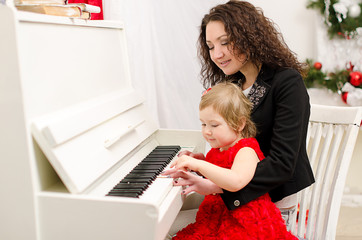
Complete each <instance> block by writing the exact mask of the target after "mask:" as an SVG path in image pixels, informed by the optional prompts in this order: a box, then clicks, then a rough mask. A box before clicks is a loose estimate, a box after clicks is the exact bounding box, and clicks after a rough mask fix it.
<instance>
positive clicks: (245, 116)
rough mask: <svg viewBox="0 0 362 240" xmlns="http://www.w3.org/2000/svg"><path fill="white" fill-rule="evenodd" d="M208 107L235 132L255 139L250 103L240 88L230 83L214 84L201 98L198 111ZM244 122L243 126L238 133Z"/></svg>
mask: <svg viewBox="0 0 362 240" xmlns="http://www.w3.org/2000/svg"><path fill="white" fill-rule="evenodd" d="M209 106H212V107H213V109H214V110H215V111H216V112H217V113H218V114H220V116H222V117H223V118H224V120H225V121H226V123H227V124H228V125H229V126H230V127H231V128H232V129H233V130H234V131H235V132H237V133H241V136H243V137H244V138H249V137H255V135H256V127H255V124H254V123H253V121H251V118H250V114H251V109H252V103H251V102H250V101H249V100H248V99H247V98H246V97H245V95H244V94H243V93H242V91H241V89H240V87H238V86H237V85H235V84H233V83H230V82H222V83H219V84H216V85H215V86H213V87H212V89H210V90H209V91H208V92H207V93H206V94H204V95H203V96H202V97H201V101H200V105H199V110H200V111H201V110H203V109H205V108H206V107H209ZM244 121H245V126H244V128H243V129H242V130H241V131H239V130H240V127H242V125H243V122H244Z"/></svg>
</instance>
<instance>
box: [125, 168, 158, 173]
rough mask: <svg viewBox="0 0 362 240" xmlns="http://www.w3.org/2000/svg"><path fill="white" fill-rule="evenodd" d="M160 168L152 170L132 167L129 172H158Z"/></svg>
mask: <svg viewBox="0 0 362 240" xmlns="http://www.w3.org/2000/svg"><path fill="white" fill-rule="evenodd" d="M160 172H161V171H160V170H154V169H133V170H132V171H131V173H156V174H159V173H160Z"/></svg>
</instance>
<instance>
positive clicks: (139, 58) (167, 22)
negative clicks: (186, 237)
mask: <svg viewBox="0 0 362 240" xmlns="http://www.w3.org/2000/svg"><path fill="white" fill-rule="evenodd" d="M223 2H226V1H220V0H202V1H201V0H197V1H195V0H172V1H171V0H153V1H147V0H105V1H104V17H105V20H121V21H122V22H124V25H125V31H126V36H127V42H128V56H129V59H130V70H131V77H132V82H133V85H134V87H135V88H136V89H137V90H139V91H141V93H142V94H143V96H145V99H146V105H147V107H148V109H149V111H150V112H151V114H152V116H153V118H154V119H155V120H156V121H157V122H158V123H159V125H160V127H161V128H171V129H172V128H174V129H200V121H199V117H198V103H199V100H200V97H201V93H202V91H203V87H202V85H201V83H200V78H199V73H200V64H199V61H198V59H197V49H196V42H197V38H198V34H199V26H200V23H201V19H202V17H203V15H204V14H205V13H207V12H208V11H209V9H210V8H211V7H213V6H215V5H217V4H218V3H223Z"/></svg>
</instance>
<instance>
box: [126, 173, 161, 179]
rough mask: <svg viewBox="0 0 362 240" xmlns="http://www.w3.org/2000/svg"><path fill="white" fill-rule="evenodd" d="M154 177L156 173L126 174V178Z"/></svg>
mask: <svg viewBox="0 0 362 240" xmlns="http://www.w3.org/2000/svg"><path fill="white" fill-rule="evenodd" d="M145 177H148V178H150V179H155V178H156V177H157V174H156V173H129V174H127V175H126V178H145Z"/></svg>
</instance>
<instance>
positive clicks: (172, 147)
mask: <svg viewBox="0 0 362 240" xmlns="http://www.w3.org/2000/svg"><path fill="white" fill-rule="evenodd" d="M155 149H177V150H180V149H181V147H180V146H177V145H165V146H162V145H161V146H157V147H156V148H155Z"/></svg>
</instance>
